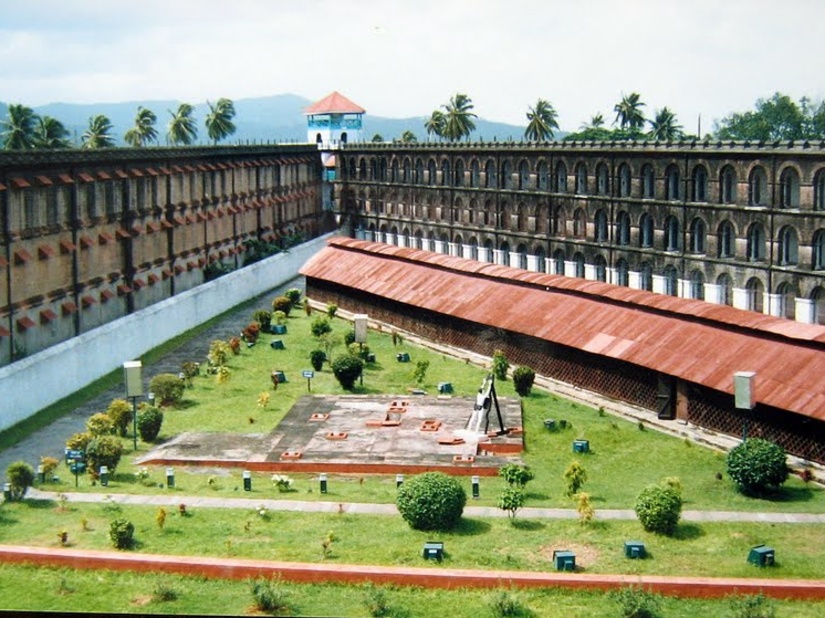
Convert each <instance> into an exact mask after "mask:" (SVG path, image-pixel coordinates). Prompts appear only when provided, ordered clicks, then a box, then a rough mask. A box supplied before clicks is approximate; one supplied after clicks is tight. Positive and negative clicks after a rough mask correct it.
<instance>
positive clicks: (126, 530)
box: [109, 518, 135, 549]
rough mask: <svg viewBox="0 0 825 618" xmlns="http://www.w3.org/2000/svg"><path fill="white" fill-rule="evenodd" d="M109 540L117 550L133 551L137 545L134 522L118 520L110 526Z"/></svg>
mask: <svg viewBox="0 0 825 618" xmlns="http://www.w3.org/2000/svg"><path fill="white" fill-rule="evenodd" d="M109 540H110V541H111V542H112V546H113V547H114V548H115V549H131V548H132V547H133V546H134V544H135V526H134V524H133V523H132V522H130V521H128V520H126V519H123V518H117V519H115V520H113V521H112V523H110V524H109Z"/></svg>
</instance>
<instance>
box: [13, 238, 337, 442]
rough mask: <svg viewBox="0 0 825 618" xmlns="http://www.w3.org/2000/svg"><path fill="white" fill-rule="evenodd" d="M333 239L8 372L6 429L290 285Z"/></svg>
mask: <svg viewBox="0 0 825 618" xmlns="http://www.w3.org/2000/svg"><path fill="white" fill-rule="evenodd" d="M330 236H331V234H330V235H327V236H323V237H321V238H316V239H315V240H311V241H309V242H306V243H304V244H302V245H300V246H297V247H293V248H292V249H290V250H289V251H288V252H287V253H280V254H278V255H275V256H272V257H270V258H267V259H265V260H262V261H260V262H256V263H255V264H252V265H250V266H247V267H246V268H242V269H239V270H236V271H234V272H232V273H229V274H227V275H224V276H223V277H220V278H218V279H216V280H214V281H210V282H208V283H204V284H203V285H200V286H198V287H196V288H193V289H191V290H187V291H186V292H182V293H181V294H178V295H176V296H173V297H172V298H167V299H166V300H163V301H161V302H159V303H157V304H154V305H152V306H150V307H147V308H145V309H141V310H140V311H136V312H135V313H133V314H131V315H127V316H125V317H122V318H120V319H118V320H115V321H113V322H109V323H108V324H104V325H103V326H100V327H99V328H96V329H94V330H91V331H89V332H87V333H83V334H82V335H79V336H78V337H74V338H72V339H69V340H67V341H64V342H62V343H59V344H57V345H55V346H52V347H50V348H48V349H46V350H43V351H42V352H38V353H37V354H33V355H32V356H29V357H26V358H23V359H21V360H19V361H17V362H15V363H12V364H11V365H6V366H4V367H0V431H2V430H4V429H8V428H9V427H11V426H12V425H14V424H15V423H19V422H20V421H22V420H24V419H26V418H28V417H29V416H31V415H32V414H34V413H35V412H38V411H39V410H41V409H43V408H45V407H46V406H48V405H50V404H52V403H54V402H56V401H59V400H60V399H62V398H64V397H66V396H68V395H70V394H71V393H73V392H75V391H76V390H78V389H80V388H83V387H84V386H86V385H87V384H89V383H91V382H93V381H94V380H97V379H98V378H100V377H102V376H104V375H106V374H107V373H109V372H110V371H112V370H114V369H118V368H119V367H122V366H123V362H124V361H128V360H136V359H138V358H140V356H141V355H142V354H144V353H145V352H148V351H149V350H151V349H152V348H155V347H157V346H158V345H160V344H162V343H163V342H165V341H168V340H169V339H171V338H172V337H175V336H177V335H179V334H181V333H183V332H185V331H187V330H189V329H190V328H193V327H194V326H197V325H198V324H201V323H203V322H206V321H207V320H209V319H211V318H213V317H215V316H217V315H219V314H221V313H223V312H224V311H227V310H229V309H231V308H232V307H234V306H236V305H239V304H241V303H243V302H245V301H247V300H249V299H250V298H254V297H256V296H260V295H261V294H263V293H265V292H266V291H267V290H271V289H272V288H275V287H278V286H279V285H283V284H284V283H286V282H287V281H289V280H290V279H292V278H293V277H295V276H296V275H297V274H298V270H300V268H301V266H303V264H304V262H306V261H307V260H308V259H309V258H310V257H311V256H313V255H314V254H315V253H317V252H318V251H320V250H321V249H322V248H323V247H324V246H325V245H326V241H327V240H328V238H329V237H330ZM145 379H146V376H144V380H145Z"/></svg>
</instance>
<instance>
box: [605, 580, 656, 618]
mask: <svg viewBox="0 0 825 618" xmlns="http://www.w3.org/2000/svg"><path fill="white" fill-rule="evenodd" d="M610 598H611V599H613V600H614V601H615V602H616V604H617V605H618V606H619V612H620V614H621V616H623V617H624V618H656V617H657V616H659V608H660V606H661V597H660V596H659V595H658V594H655V593H652V592H648V591H647V590H645V589H644V588H641V587H638V586H627V587H625V588H619V589H618V590H614V591H612V592H611V593H610Z"/></svg>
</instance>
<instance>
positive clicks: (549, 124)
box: [524, 99, 559, 142]
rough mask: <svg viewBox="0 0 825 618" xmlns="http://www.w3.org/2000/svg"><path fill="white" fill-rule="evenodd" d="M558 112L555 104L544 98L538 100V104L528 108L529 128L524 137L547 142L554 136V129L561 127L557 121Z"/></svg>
mask: <svg viewBox="0 0 825 618" xmlns="http://www.w3.org/2000/svg"><path fill="white" fill-rule="evenodd" d="M557 117H558V113H556V110H555V109H554V108H553V105H552V104H550V103H549V102H548V101H545V100H544V99H539V100H538V101H536V105H535V106H534V107H531V108H530V109H528V110H527V128H526V129H524V137H526V138H527V139H528V140H530V141H531V142H546V141H547V140H548V139H551V138H552V137H553V129H558V128H559V123H558V122H557V121H556V118H557Z"/></svg>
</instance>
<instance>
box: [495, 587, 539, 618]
mask: <svg viewBox="0 0 825 618" xmlns="http://www.w3.org/2000/svg"><path fill="white" fill-rule="evenodd" d="M489 604H490V611H491V612H492V613H493V616H494V617H495V618H521V617H527V616H532V615H533V612H531V611H530V609H529V608H528V607H527V606H525V605H524V603H522V601H521V599H520V598H519V597H518V596H517V595H515V594H513V593H512V592H510V591H509V590H499V591H498V592H494V593H493V594H492V596H491V597H490V600H489Z"/></svg>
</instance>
